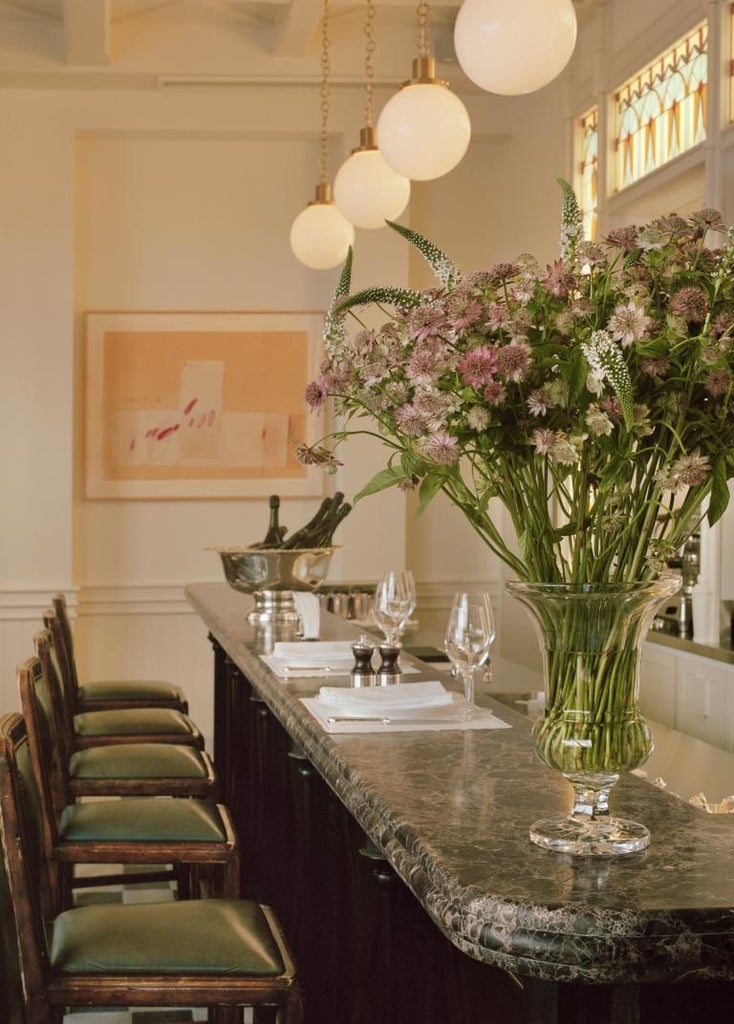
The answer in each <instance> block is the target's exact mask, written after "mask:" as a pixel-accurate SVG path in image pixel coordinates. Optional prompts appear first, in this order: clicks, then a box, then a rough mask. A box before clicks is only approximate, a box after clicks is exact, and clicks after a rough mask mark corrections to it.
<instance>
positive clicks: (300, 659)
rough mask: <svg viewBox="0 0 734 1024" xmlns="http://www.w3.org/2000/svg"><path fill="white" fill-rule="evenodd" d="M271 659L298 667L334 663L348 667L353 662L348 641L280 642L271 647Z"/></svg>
mask: <svg viewBox="0 0 734 1024" xmlns="http://www.w3.org/2000/svg"><path fill="white" fill-rule="evenodd" d="M273 657H275V658H277V659H278V661H281V662H284V663H285V664H290V663H295V664H298V665H312V664H317V665H329V666H332V665H334V664H335V663H336V664H338V665H340V666H344V665H346V666H349V665H351V664H352V662H353V661H354V654H353V653H352V644H351V642H350V641H349V640H303V641H300V642H298V641H296V642H294V643H286V642H284V641H282V640H280V641H278V642H277V643H276V644H274V645H273Z"/></svg>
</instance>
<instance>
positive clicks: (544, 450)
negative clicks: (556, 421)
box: [532, 430, 556, 455]
mask: <svg viewBox="0 0 734 1024" xmlns="http://www.w3.org/2000/svg"><path fill="white" fill-rule="evenodd" d="M532 440H533V444H534V445H535V451H536V452H537V454H538V455H550V453H551V451H552V450H553V445H554V444H555V443H556V434H555V431H553V430H534V431H533V438H532Z"/></svg>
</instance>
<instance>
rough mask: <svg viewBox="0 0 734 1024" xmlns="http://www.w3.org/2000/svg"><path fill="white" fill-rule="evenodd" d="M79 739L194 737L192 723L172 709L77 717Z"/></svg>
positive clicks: (149, 709) (131, 710)
mask: <svg viewBox="0 0 734 1024" xmlns="http://www.w3.org/2000/svg"><path fill="white" fill-rule="evenodd" d="M74 732H75V733H76V734H77V736H143V735H145V734H146V733H156V734H158V735H160V736H191V735H192V734H193V732H194V728H193V726H192V722H191V719H190V718H187V717H186V715H182V714H181V712H180V711H174V710H173V709H172V708H125V709H120V710H110V711H85V712H83V713H82V714H78V715H74Z"/></svg>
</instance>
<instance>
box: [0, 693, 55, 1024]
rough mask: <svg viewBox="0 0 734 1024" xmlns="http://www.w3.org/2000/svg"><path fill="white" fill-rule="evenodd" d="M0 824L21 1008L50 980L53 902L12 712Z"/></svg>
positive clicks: (1, 723)
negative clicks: (15, 936) (48, 927)
mask: <svg viewBox="0 0 734 1024" xmlns="http://www.w3.org/2000/svg"><path fill="white" fill-rule="evenodd" d="M0 825H1V826H2V838H3V848H4V854H5V868H6V871H7V880H8V889H9V891H10V898H11V901H12V905H13V910H14V913H15V923H16V928H17V930H18V954H19V958H20V967H21V972H22V977H23V989H24V994H25V998H26V1005H27V1006H31V1005H33V1004H34V1003H35V1002H36V1001H37V1000H38V998H39V994H40V993H43V992H44V991H45V990H46V988H47V986H48V982H49V980H50V977H51V965H50V960H49V954H48V947H47V943H46V929H45V924H44V921H45V920H46V919H47V918H48V917H49V916H50V914H51V912H52V911H51V909H50V908H51V907H52V906H53V900H52V896H51V888H50V882H49V877H48V872H47V861H46V859H45V856H44V841H43V813H42V810H41V799H40V794H39V791H38V787H37V785H36V778H35V774H34V771H33V764H32V759H31V753H30V747H29V743H28V735H27V732H26V727H25V722H24V721H23V717H22V716H21V715H19V714H18V713H17V712H12V713H11V714H7V715H3V716H2V717H0ZM29 1024H30V1021H29Z"/></svg>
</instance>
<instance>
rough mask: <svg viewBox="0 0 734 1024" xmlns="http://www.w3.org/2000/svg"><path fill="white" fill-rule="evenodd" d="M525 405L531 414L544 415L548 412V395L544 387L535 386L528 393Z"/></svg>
mask: <svg viewBox="0 0 734 1024" xmlns="http://www.w3.org/2000/svg"><path fill="white" fill-rule="evenodd" d="M527 407H528V410H529V412H530V415H531V416H545V414H546V413H547V412H548V395H547V393H546V391H545V389H544V388H536V389H535V391H532V392H531V393H530V396H529V397H528V400H527Z"/></svg>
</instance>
